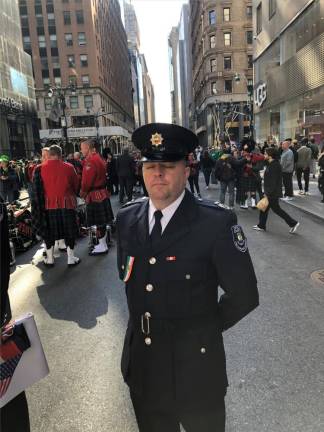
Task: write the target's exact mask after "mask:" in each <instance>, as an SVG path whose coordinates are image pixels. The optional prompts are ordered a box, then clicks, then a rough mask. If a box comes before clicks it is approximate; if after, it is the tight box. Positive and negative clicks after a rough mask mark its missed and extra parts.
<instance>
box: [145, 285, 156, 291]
mask: <svg viewBox="0 0 324 432" xmlns="http://www.w3.org/2000/svg"><path fill="white" fill-rule="evenodd" d="M153 289H154V287H153V285H152V284H147V285H146V291H148V292H152V291H153Z"/></svg>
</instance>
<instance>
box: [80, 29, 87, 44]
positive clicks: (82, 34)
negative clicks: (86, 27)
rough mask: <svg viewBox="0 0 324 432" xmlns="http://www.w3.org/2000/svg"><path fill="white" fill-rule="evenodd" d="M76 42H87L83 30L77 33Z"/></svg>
mask: <svg viewBox="0 0 324 432" xmlns="http://www.w3.org/2000/svg"><path fill="white" fill-rule="evenodd" d="M78 42H79V45H80V46H83V45H86V44H87V40H86V35H85V33H84V32H81V33H78Z"/></svg>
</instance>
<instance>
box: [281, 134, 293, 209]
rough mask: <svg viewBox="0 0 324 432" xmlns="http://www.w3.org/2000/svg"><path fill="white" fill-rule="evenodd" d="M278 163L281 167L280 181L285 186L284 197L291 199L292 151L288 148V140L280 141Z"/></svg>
mask: <svg viewBox="0 0 324 432" xmlns="http://www.w3.org/2000/svg"><path fill="white" fill-rule="evenodd" d="M280 164H281V169H282V181H283V185H284V188H285V194H284V195H285V196H284V199H286V200H287V201H291V200H292V199H293V196H294V188H293V172H294V153H293V152H292V151H291V150H290V142H289V141H288V140H286V141H284V142H283V143H282V153H281V158H280Z"/></svg>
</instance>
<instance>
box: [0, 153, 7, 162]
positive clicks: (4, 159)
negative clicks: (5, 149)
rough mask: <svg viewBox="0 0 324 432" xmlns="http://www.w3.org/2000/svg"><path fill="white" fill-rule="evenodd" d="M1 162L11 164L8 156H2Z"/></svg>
mask: <svg viewBox="0 0 324 432" xmlns="http://www.w3.org/2000/svg"><path fill="white" fill-rule="evenodd" d="M0 162H9V157H8V156H7V155H1V156H0Z"/></svg>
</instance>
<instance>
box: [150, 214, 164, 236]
mask: <svg viewBox="0 0 324 432" xmlns="http://www.w3.org/2000/svg"><path fill="white" fill-rule="evenodd" d="M162 217H163V213H162V212H161V210H156V211H155V212H154V218H155V223H154V227H153V229H152V231H151V235H150V239H151V242H152V243H156V242H158V241H159V240H161V235H162V225H161V219H162Z"/></svg>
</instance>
